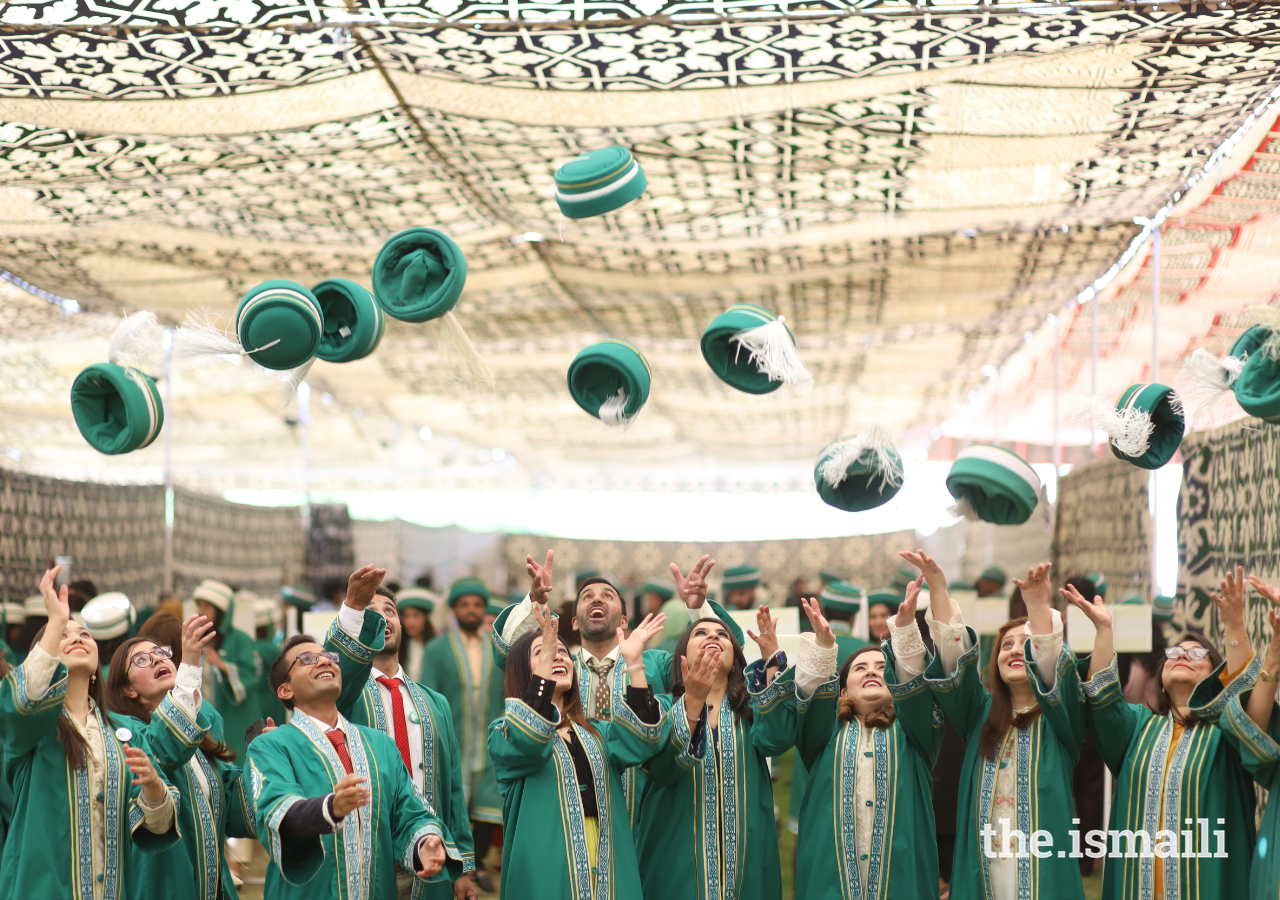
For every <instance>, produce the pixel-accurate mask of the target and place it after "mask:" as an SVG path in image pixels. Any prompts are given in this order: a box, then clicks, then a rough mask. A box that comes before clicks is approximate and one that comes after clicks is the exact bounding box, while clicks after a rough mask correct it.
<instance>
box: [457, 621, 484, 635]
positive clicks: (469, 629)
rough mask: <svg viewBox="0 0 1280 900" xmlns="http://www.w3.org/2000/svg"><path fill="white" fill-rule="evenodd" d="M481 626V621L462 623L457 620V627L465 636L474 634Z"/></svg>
mask: <svg viewBox="0 0 1280 900" xmlns="http://www.w3.org/2000/svg"><path fill="white" fill-rule="evenodd" d="M483 624H484V620H483V619H482V620H481V621H479V622H464V621H462V620H461V619H459V620H458V627H459V628H461V629H462V630H463V631H465V632H466V633H467V634H475V633H476V632H477V631H479V630H480V626H481V625H483Z"/></svg>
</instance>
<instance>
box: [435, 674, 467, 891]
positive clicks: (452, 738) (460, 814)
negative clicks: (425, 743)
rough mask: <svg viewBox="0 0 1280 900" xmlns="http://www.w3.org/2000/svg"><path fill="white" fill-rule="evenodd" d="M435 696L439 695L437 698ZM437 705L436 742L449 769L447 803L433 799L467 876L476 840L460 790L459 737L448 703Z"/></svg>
mask: <svg viewBox="0 0 1280 900" xmlns="http://www.w3.org/2000/svg"><path fill="white" fill-rule="evenodd" d="M437 696H438V695H437ZM440 701H441V702H440V703H438V704H436V706H435V710H436V727H437V728H438V729H439V732H438V733H437V735H436V740H437V741H439V743H440V746H441V747H442V748H444V751H445V752H444V759H445V761H446V762H447V763H448V766H449V799H448V802H447V803H446V802H443V798H437V799H436V807H437V808H440V809H442V810H443V816H442V818H443V819H444V823H445V825H446V826H448V828H449V833H450V834H452V835H453V842H454V844H456V845H457V847H458V853H459V854H460V855H461V857H462V868H463V870H464V871H467V872H470V871H472V870H473V869H475V867H476V854H475V839H474V837H473V836H472V834H471V819H470V817H469V816H468V814H467V798H466V795H465V794H464V793H463V790H462V750H461V749H460V748H459V747H458V733H457V732H456V731H454V729H453V716H452V715H451V714H450V712H449V703H448V701H447V700H445V699H444V698H443V697H440Z"/></svg>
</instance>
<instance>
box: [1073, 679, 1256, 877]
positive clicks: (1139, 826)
mask: <svg viewBox="0 0 1280 900" xmlns="http://www.w3.org/2000/svg"><path fill="white" fill-rule="evenodd" d="M1224 665H1225V664H1224ZM1261 667H1262V663H1261V661H1260V660H1259V659H1258V657H1257V655H1256V654H1255V655H1254V657H1253V659H1252V660H1250V662H1249V664H1248V665H1247V666H1246V667H1245V669H1244V671H1243V672H1240V673H1239V674H1238V675H1237V676H1236V677H1235V678H1234V679H1233V680H1232V681H1231V683H1230V684H1229V685H1227V686H1225V687H1223V685H1222V681H1221V674H1222V669H1223V667H1222V666H1219V667H1218V668H1217V669H1216V670H1215V671H1214V673H1213V674H1212V675H1210V676H1209V678H1208V679H1206V680H1205V682H1201V684H1200V686H1199V687H1197V689H1196V694H1197V695H1198V696H1193V700H1192V702H1193V705H1194V704H1195V703H1196V702H1198V701H1203V703H1202V706H1201V709H1202V710H1203V714H1202V718H1213V719H1218V718H1220V717H1221V714H1222V711H1223V710H1224V709H1225V707H1226V706H1227V704H1228V703H1229V702H1230V700H1231V699H1232V698H1233V697H1235V696H1237V695H1239V694H1240V693H1242V692H1244V691H1246V690H1248V689H1249V688H1250V687H1252V686H1253V682H1254V679H1256V678H1257V676H1258V671H1259V670H1260V669H1261ZM1081 668H1082V671H1086V672H1087V668H1086V667H1085V661H1084V660H1081ZM1206 682H1216V684H1208V683H1206ZM1084 693H1085V696H1086V697H1088V700H1089V717H1090V723H1089V727H1090V730H1091V733H1092V734H1093V740H1094V743H1096V744H1097V745H1098V752H1100V753H1101V754H1102V759H1103V760H1104V761H1105V762H1106V764H1107V768H1109V769H1110V770H1111V774H1112V775H1114V776H1115V778H1116V793H1115V799H1114V800H1113V801H1112V803H1111V822H1110V824H1109V825H1108V828H1110V829H1113V830H1126V829H1131V830H1145V831H1146V833H1147V835H1148V836H1149V837H1150V839H1151V840H1152V842H1153V846H1151V847H1149V848H1147V850H1148V854H1147V855H1146V856H1141V855H1138V854H1135V855H1134V856H1129V855H1128V853H1127V852H1126V853H1125V855H1124V856H1121V857H1119V858H1117V857H1116V856H1115V855H1114V853H1111V852H1110V851H1112V849H1113V848H1112V846H1111V843H1110V842H1108V845H1107V849H1108V851H1109V856H1108V858H1107V866H1106V874H1105V875H1104V877H1103V887H1102V896H1103V898H1104V900H1150V898H1153V897H1154V896H1155V886H1154V880H1155V867H1156V862H1157V860H1156V859H1155V857H1154V856H1153V855H1152V854H1151V851H1153V850H1154V849H1155V846H1158V845H1159V843H1160V842H1159V835H1158V832H1159V831H1161V830H1169V831H1182V830H1185V829H1190V830H1191V834H1192V839H1193V841H1194V844H1195V851H1196V852H1197V853H1200V852H1208V853H1209V854H1213V853H1214V852H1215V851H1216V850H1217V849H1218V847H1217V841H1216V839H1215V840H1213V841H1212V842H1211V843H1212V844H1213V846H1211V847H1207V848H1206V847H1203V846H1202V844H1204V843H1206V839H1207V838H1208V833H1209V832H1212V831H1214V830H1218V829H1223V830H1224V831H1225V837H1226V847H1225V849H1226V854H1225V857H1214V856H1212V855H1209V856H1197V857H1195V858H1190V857H1187V856H1185V855H1184V856H1179V857H1178V858H1167V859H1162V860H1160V861H1159V862H1160V866H1161V868H1162V869H1163V872H1164V885H1165V891H1164V895H1163V896H1164V897H1165V898H1166V900H1174V898H1176V900H1201V898H1203V900H1225V898H1227V897H1234V896H1238V894H1239V893H1240V892H1241V891H1243V890H1244V889H1245V885H1247V884H1248V882H1249V863H1250V859H1251V857H1252V856H1253V843H1254V827H1253V821H1254V820H1253V815H1254V806H1255V800H1254V792H1253V784H1252V782H1251V779H1250V778H1249V775H1248V773H1247V772H1246V771H1245V769H1244V765H1243V762H1242V760H1241V758H1240V752H1239V750H1238V749H1237V745H1236V741H1235V739H1234V737H1232V736H1231V735H1230V732H1225V731H1223V730H1222V729H1221V728H1216V727H1214V726H1212V725H1209V724H1206V723H1198V724H1195V725H1192V726H1190V727H1188V728H1186V729H1184V730H1183V732H1182V736H1181V738H1180V739H1179V740H1178V743H1177V745H1176V746H1175V747H1170V746H1169V745H1170V742H1171V739H1172V735H1173V724H1174V723H1173V717H1172V715H1165V716H1157V715H1156V714H1155V713H1153V712H1152V711H1151V710H1150V709H1148V708H1147V707H1146V706H1140V705H1138V704H1134V703H1126V702H1125V700H1124V692H1123V690H1122V688H1121V686H1120V676H1119V671H1118V669H1117V666H1116V660H1115V659H1112V660H1111V665H1110V666H1108V667H1107V668H1106V669H1104V670H1103V671H1101V672H1099V673H1098V674H1097V675H1095V676H1093V678H1092V679H1090V680H1089V681H1087V682H1085V683H1084ZM1198 712H1199V711H1198ZM1166 773H1167V775H1168V778H1167V781H1166V777H1165V776H1166ZM1162 787H1163V790H1162ZM1162 794H1163V796H1162ZM1162 802H1163V807H1164V809H1163V812H1164V816H1163V818H1164V822H1165V823H1170V822H1172V821H1175V820H1176V821H1177V822H1178V823H1180V824H1179V825H1176V826H1173V827H1170V825H1169V824H1161V822H1160V814H1161V805H1162ZM1187 819H1191V820H1193V822H1194V824H1193V825H1188V824H1186V820H1187ZM1198 819H1205V820H1207V823H1208V824H1207V826H1206V827H1205V828H1204V829H1203V830H1202V828H1201V827H1200V823H1199V822H1196V821H1195V820H1198ZM1219 819H1223V820H1224V821H1225V824H1223V825H1219V824H1218V820H1219ZM1170 837H1171V838H1172V836H1170ZM1173 840H1176V845H1175V846H1176V851H1177V852H1178V853H1183V852H1184V851H1185V838H1184V837H1178V838H1173ZM1121 847H1122V850H1124V851H1129V849H1130V847H1129V842H1128V839H1126V840H1125V842H1124V843H1123V844H1122V845H1121ZM1175 875H1176V876H1177V877H1176V879H1175V878H1174V876H1175Z"/></svg>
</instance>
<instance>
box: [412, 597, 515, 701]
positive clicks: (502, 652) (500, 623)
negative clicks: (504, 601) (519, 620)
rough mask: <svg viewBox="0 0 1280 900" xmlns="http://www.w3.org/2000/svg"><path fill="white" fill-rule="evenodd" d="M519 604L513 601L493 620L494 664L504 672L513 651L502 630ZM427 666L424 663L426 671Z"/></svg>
mask: <svg viewBox="0 0 1280 900" xmlns="http://www.w3.org/2000/svg"><path fill="white" fill-rule="evenodd" d="M519 605H520V604H519V603H513V604H512V605H510V606H508V607H507V608H506V609H504V610H503V611H502V612H500V613H498V618H496V619H494V620H493V634H492V635H491V636H492V638H493V640H492V642H491V643H492V645H493V664H494V665H495V666H497V667H498V668H499V669H500V670H501V671H503V672H505V671H507V654H508V653H510V652H511V644H508V643H507V642H506V641H505V640H503V639H502V631H503V629H505V628H506V627H507V620H508V619H510V618H511V611H512V610H513V609H515V608H516V607H518V606H519ZM425 668H426V667H425V665H424V666H423V669H424V671H425ZM433 687H434V685H433Z"/></svg>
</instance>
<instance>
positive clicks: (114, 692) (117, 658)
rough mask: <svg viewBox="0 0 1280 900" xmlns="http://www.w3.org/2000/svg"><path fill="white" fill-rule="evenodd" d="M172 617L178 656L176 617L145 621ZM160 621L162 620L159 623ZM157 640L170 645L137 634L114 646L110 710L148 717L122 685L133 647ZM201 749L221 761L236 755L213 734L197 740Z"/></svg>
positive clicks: (109, 675)
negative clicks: (174, 625) (175, 628)
mask: <svg viewBox="0 0 1280 900" xmlns="http://www.w3.org/2000/svg"><path fill="white" fill-rule="evenodd" d="M160 617H164V618H168V619H173V621H174V623H175V624H177V625H178V628H179V634H178V637H179V642H178V646H177V652H178V654H179V656H181V653H182V642H181V636H182V635H181V628H182V626H181V624H180V623H178V620H177V619H174V618H173V616H171V615H169V614H168V613H160V614H159V615H158V616H152V617H151V619H148V620H147V624H148V625H149V624H151V621H152V620H154V619H156V618H160ZM162 624H163V623H162ZM143 643H146V644H157V645H159V646H162V647H173V645H172V644H170V643H168V641H165V640H163V639H162V638H160V637H158V636H152V635H143V634H140V635H138V636H137V637H132V638H129V639H128V640H127V641H125V642H124V643H123V644H121V645H120V646H119V647H117V648H116V652H115V654H114V655H113V656H112V657H111V668H110V669H109V670H108V671H107V706H108V707H110V709H111V711H112V712H116V713H120V715H122V716H133V717H134V718H135V719H141V720H142V721H144V722H150V721H151V710H149V709H148V708H147V705H146V704H145V703H143V702H142V698H141V697H130V696H129V695H128V694H126V693H125V688H127V687H128V686H129V657H130V656H131V655H132V654H133V648H134V647H136V646H138V645H139V644H143ZM200 752H201V753H203V754H204V755H205V757H206V758H207V759H210V760H222V761H223V762H232V761H233V760H234V759H235V758H236V754H235V752H234V751H233V750H232V749H231V748H230V747H228V746H227V745H226V744H224V743H223V742H222V741H216V740H214V739H213V736H212V735H210V734H208V733H206V734H205V736H204V737H203V738H202V739H201V741H200Z"/></svg>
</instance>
